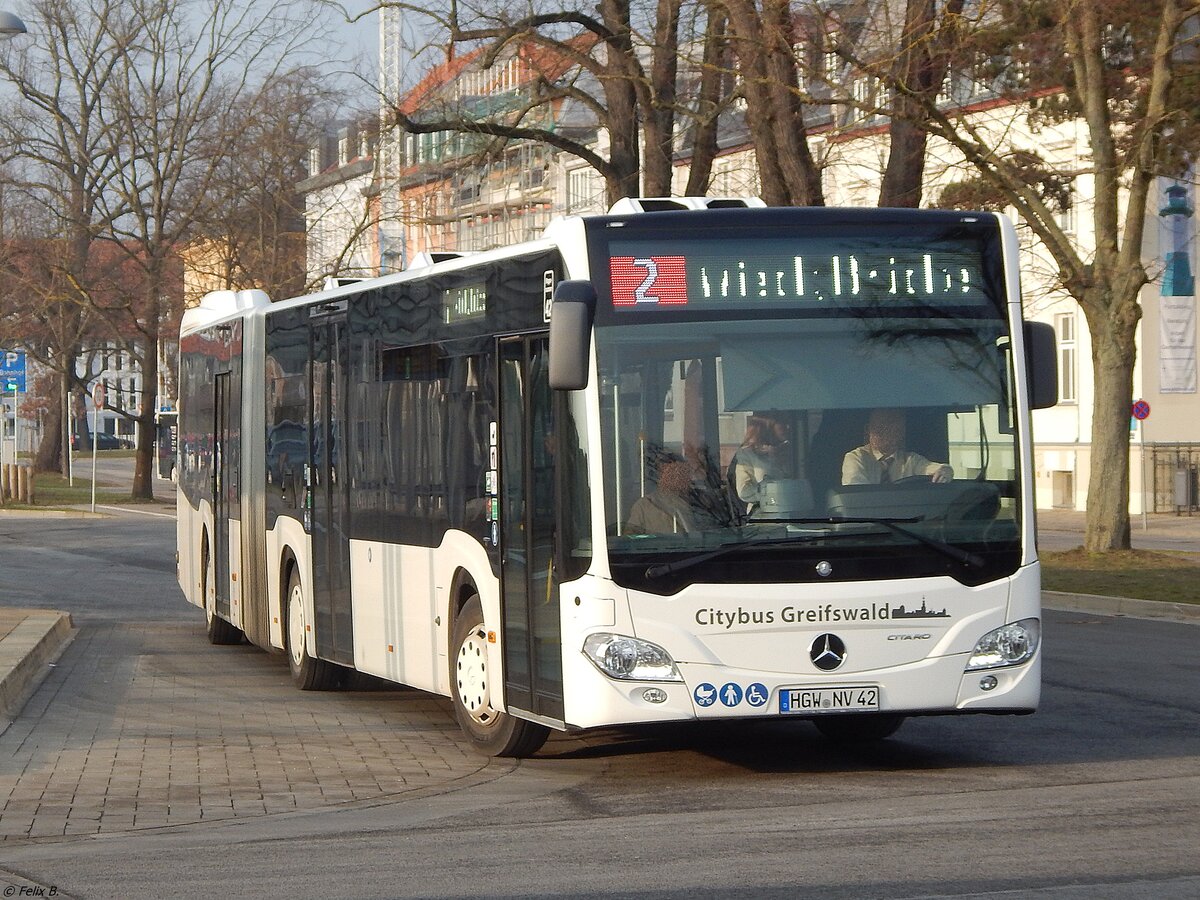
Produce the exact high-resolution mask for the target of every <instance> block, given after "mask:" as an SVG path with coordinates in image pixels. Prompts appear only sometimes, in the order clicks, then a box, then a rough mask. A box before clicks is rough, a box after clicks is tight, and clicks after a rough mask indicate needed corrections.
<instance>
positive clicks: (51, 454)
mask: <svg viewBox="0 0 1200 900" xmlns="http://www.w3.org/2000/svg"><path fill="white" fill-rule="evenodd" d="M55 381H56V382H57V383H58V390H57V391H56V392H55V393H57V394H58V396H57V397H56V398H55V400H54V402H52V403H48V404H47V405H46V406H47V409H46V417H45V418H44V419H43V420H42V439H41V442H40V443H39V444H38V449H37V455H36V456H35V457H34V460H33V469H34V471H35V472H62V471H63V458H62V447H63V408H64V407H65V405H66V404H65V401H64V399H63V387H62V382H63V376H62V374H61V373H59V374H58V375H57V377H56V378H55Z"/></svg>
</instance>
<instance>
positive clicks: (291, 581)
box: [283, 569, 341, 691]
mask: <svg viewBox="0 0 1200 900" xmlns="http://www.w3.org/2000/svg"><path fill="white" fill-rule="evenodd" d="M284 619H285V620H284V623H283V635H284V643H285V644H286V645H287V658H288V668H289V669H290V670H291V673H292V681H294V682H295V683H296V687H298V688H300V690H302V691H328V690H332V689H333V688H335V687H337V685H338V682H339V680H340V677H341V667H340V666H337V665H334V664H333V663H331V662H327V661H326V660H323V659H314V658H313V657H311V656H309V655H308V642H307V641H306V640H305V634H306V632H307V630H308V629H307V628H306V627H305V621H304V585H302V584H301V583H300V574H299V573H298V572H297V571H296V570H295V569H292V572H291V574H290V575H289V576H288V590H287V609H286V611H285V613H284Z"/></svg>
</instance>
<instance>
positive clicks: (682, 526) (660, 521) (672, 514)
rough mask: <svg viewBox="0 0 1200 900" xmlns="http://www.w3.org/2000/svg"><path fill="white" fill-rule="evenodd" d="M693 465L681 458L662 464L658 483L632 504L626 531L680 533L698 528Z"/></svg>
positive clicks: (635, 532)
mask: <svg viewBox="0 0 1200 900" xmlns="http://www.w3.org/2000/svg"><path fill="white" fill-rule="evenodd" d="M691 489H692V467H691V466H689V465H688V464H687V463H686V462H684V461H683V460H681V459H676V460H672V461H670V462H666V463H663V465H662V467H661V468H660V469H659V472H658V486H657V487H656V488H655V489H654V490H653V491H651V492H650V493H649V494H647V495H646V496H644V497H642V498H640V499H639V500H638V501H637V502H636V503H634V504H633V509H631V510H630V511H629V521H628V522H627V523H626V524H625V532H626V534H680V533H682V532H687V531H698V530H699V527H698V524H697V510H695V509H694V508H693V506H692V503H691V501H690V499H689V494H690V493H691Z"/></svg>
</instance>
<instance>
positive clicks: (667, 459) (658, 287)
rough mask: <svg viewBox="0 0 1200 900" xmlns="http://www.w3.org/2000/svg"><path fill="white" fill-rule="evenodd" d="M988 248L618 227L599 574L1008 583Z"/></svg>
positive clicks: (604, 413) (1006, 497) (921, 239)
mask: <svg viewBox="0 0 1200 900" xmlns="http://www.w3.org/2000/svg"><path fill="white" fill-rule="evenodd" d="M991 246H993V244H992V241H991V239H990V238H989V236H988V234H987V232H986V231H985V230H983V229H980V230H978V231H976V232H973V233H968V232H965V231H963V230H958V231H955V232H952V233H945V232H940V233H937V234H918V235H912V234H909V235H903V236H902V235H900V234H898V233H897V234H895V235H892V236H887V235H885V236H883V237H882V238H881V237H880V236H879V235H878V234H874V235H873V236H872V239H871V240H870V241H867V240H864V239H862V238H854V237H852V236H851V235H850V233H849V232H847V233H845V234H841V235H839V234H838V233H837V232H836V229H834V230H831V229H823V230H822V232H821V238H820V240H819V241H818V240H816V239H812V240H805V239H798V238H795V237H780V236H779V232H778V231H764V233H762V234H758V235H746V234H744V233H742V234H738V235H736V236H735V235H722V234H721V233H720V232H719V231H717V232H714V233H712V234H711V235H705V236H701V237H696V236H694V235H692V236H689V237H688V238H687V239H686V240H670V239H662V238H653V237H650V236H643V235H638V234H631V233H629V232H622V233H621V234H620V235H619V236H613V237H612V238H611V239H610V240H609V241H608V243H607V256H608V260H607V266H605V265H603V264H601V265H600V266H597V265H596V263H595V257H593V260H594V262H593V271H595V270H596V269H597V268H600V269H601V271H602V272H603V273H604V274H605V275H607V278H605V277H603V276H602V277H600V278H597V283H598V291H599V294H600V301H599V307H598V310H597V326H596V344H597V352H598V362H599V371H600V392H601V429H602V432H601V436H602V443H603V451H602V452H603V459H604V466H605V478H604V489H605V498H604V509H605V524H606V528H607V542H608V556H609V562H610V566H611V569H612V573H613V576H614V578H616V580H617V581H618V582H620V583H621V584H623V585H625V586H627V587H634V588H638V589H643V590H647V591H652V592H655V593H661V594H667V593H673V592H675V591H677V590H679V589H680V588H681V587H683V586H685V585H687V584H689V583H693V582H710V583H714V582H715V583H747V582H779V581H788V582H806V581H807V582H813V581H821V580H873V579H889V578H903V577H922V576H931V575H943V574H944V575H950V576H951V577H953V578H955V579H957V580H958V581H960V582H962V583H964V584H981V583H984V582H986V581H989V580H994V579H995V578H997V577H1001V576H1003V575H1007V574H1012V572H1013V571H1014V570H1015V568H1016V566H1017V564H1018V561H1019V558H1020V557H1019V549H1020V546H1019V533H1020V529H1019V513H1020V511H1019V509H1018V506H1017V498H1018V490H1017V485H1018V473H1017V466H1018V461H1019V454H1018V452H1017V445H1016V435H1015V429H1014V427H1013V422H1014V410H1013V405H1012V404H1013V396H1012V394H1013V392H1012V389H1011V379H1012V363H1011V354H1010V344H1009V327H1008V322H1007V317H1006V312H1005V304H1004V297H1005V291H1004V289H1003V283H1002V278H1001V275H1000V273H999V266H998V265H997V264H996V263H995V261H994V260H993V259H992V258H991V256H990V253H991V250H990V249H989V248H990V247H991ZM722 292H723V296H722ZM802 292H803V296H802V295H801V294H802ZM646 297H649V298H650V299H649V300H646V299H644V298H646Z"/></svg>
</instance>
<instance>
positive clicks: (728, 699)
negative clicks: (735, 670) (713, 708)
mask: <svg viewBox="0 0 1200 900" xmlns="http://www.w3.org/2000/svg"><path fill="white" fill-rule="evenodd" d="M721 702H722V703H724V704H725V705H726V706H737V705H738V704H739V703H741V702H742V686H741V685H740V684H734V683H733V682H732V681H731V682H729V683H728V684H725V685H722V686H721Z"/></svg>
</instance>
